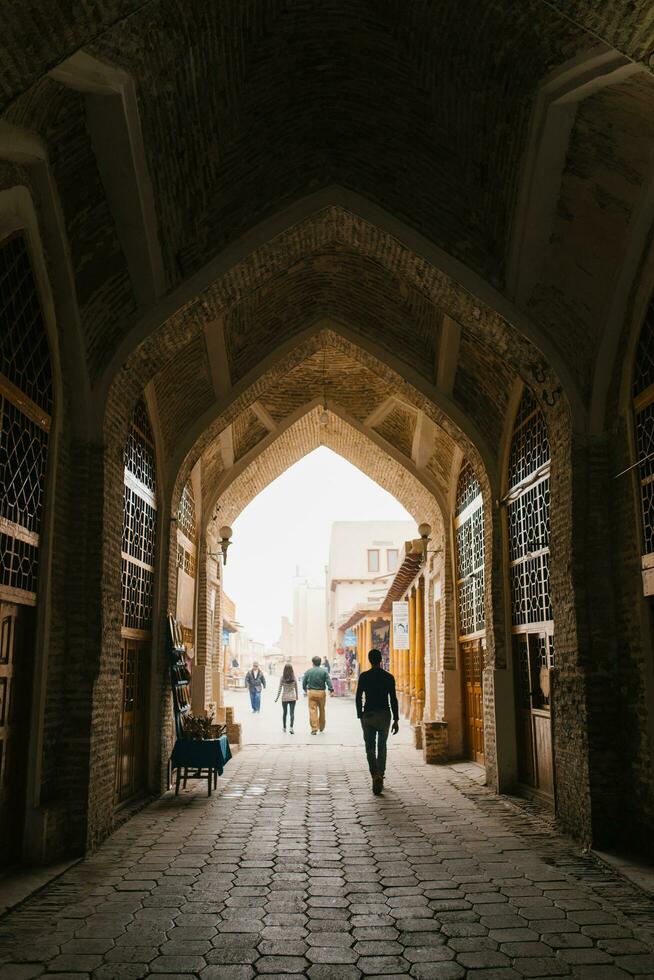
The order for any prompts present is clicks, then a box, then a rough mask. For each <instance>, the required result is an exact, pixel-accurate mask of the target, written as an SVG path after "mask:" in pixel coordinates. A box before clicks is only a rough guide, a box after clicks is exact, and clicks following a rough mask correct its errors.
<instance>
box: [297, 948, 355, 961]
mask: <svg viewBox="0 0 654 980" xmlns="http://www.w3.org/2000/svg"><path fill="white" fill-rule="evenodd" d="M306 957H307V959H308V960H310V962H311V963H356V962H357V960H358V959H359V954H358V953H357V952H355V950H353V949H351V948H350V947H349V946H311V947H310V948H309V949H307V952H306Z"/></svg>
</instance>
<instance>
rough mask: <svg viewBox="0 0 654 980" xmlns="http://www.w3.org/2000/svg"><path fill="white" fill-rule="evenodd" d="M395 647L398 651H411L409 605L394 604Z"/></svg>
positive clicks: (406, 603)
mask: <svg viewBox="0 0 654 980" xmlns="http://www.w3.org/2000/svg"><path fill="white" fill-rule="evenodd" d="M393 646H394V648H395V649H396V650H408V649H409V603H408V602H394V603H393Z"/></svg>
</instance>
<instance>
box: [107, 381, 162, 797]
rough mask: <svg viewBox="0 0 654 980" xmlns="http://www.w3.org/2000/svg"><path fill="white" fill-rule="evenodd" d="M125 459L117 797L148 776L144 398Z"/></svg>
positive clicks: (149, 603)
mask: <svg viewBox="0 0 654 980" xmlns="http://www.w3.org/2000/svg"><path fill="white" fill-rule="evenodd" d="M124 462H125V470H124V474H125V475H124V508H123V544H122V556H121V562H122V581H123V625H122V630H121V640H122V643H121V649H122V657H121V682H122V700H121V714H120V719H119V731H118V744H117V760H116V800H117V802H118V803H122V802H124V801H125V800H127V799H130V798H131V797H133V796H135V795H137V794H138V793H139V792H140V791H141V790H143V789H144V788H145V783H146V778H147V772H146V750H147V718H148V690H149V677H150V650H151V642H150V640H151V632H152V607H153V598H154V565H155V542H156V532H157V498H156V464H155V450H154V439H153V436H152V430H151V428H150V420H149V418H148V411H147V408H146V405H145V402H144V401H143V399H139V401H138V402H137V404H136V407H135V409H134V411H133V413H132V418H131V420H130V424H129V430H128V434H127V440H126V442H125V454H124Z"/></svg>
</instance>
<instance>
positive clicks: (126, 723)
mask: <svg viewBox="0 0 654 980" xmlns="http://www.w3.org/2000/svg"><path fill="white" fill-rule="evenodd" d="M149 652H150V645H149V642H148V641H143V640H133V639H127V638H123V641H122V658H121V666H120V678H121V691H122V696H121V712H120V717H119V721H118V739H117V758H116V802H117V803H124V802H125V801H126V800H129V799H131V798H132V797H134V796H137V795H138V794H139V793H141V792H143V791H144V790H145V788H146V783H147V756H146V753H147V723H148V686H149V685H148V680H149V669H148V668H149V663H148V660H149Z"/></svg>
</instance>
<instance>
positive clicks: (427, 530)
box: [418, 523, 431, 565]
mask: <svg viewBox="0 0 654 980" xmlns="http://www.w3.org/2000/svg"><path fill="white" fill-rule="evenodd" d="M418 534H419V535H420V538H421V540H422V563H423V565H424V564H426V562H427V545H428V544H429V535H430V534H431V524H426V523H423V524H420V525H419V526H418Z"/></svg>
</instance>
